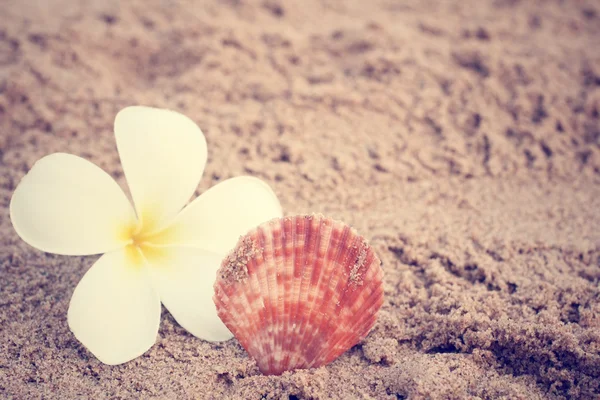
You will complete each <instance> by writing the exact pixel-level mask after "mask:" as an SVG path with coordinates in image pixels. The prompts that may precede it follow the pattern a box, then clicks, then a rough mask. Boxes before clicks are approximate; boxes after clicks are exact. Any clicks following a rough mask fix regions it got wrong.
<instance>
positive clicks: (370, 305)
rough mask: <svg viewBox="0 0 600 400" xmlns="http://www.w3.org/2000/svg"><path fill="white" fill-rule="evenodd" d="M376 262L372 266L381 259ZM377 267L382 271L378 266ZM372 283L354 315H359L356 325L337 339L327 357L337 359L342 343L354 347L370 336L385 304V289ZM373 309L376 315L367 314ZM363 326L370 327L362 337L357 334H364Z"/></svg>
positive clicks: (366, 289) (377, 273)
mask: <svg viewBox="0 0 600 400" xmlns="http://www.w3.org/2000/svg"><path fill="white" fill-rule="evenodd" d="M374 261H376V262H374V263H372V264H371V265H373V264H375V265H376V264H378V262H379V259H377V258H375V259H374ZM376 267H377V268H379V269H380V267H379V266H378V265H376ZM375 275H376V276H380V275H383V274H382V273H379V272H376V273H375ZM371 282H373V283H372V284H370V285H369V286H368V287H366V288H365V289H364V292H366V293H368V295H367V297H366V298H365V299H364V302H363V303H362V306H361V307H360V308H359V309H357V310H356V311H355V313H354V315H358V316H359V318H357V319H356V320H355V321H354V323H353V324H352V325H351V326H349V328H348V329H347V331H346V332H344V333H343V334H341V335H340V336H338V337H337V338H336V340H335V341H334V342H333V343H332V346H331V351H330V352H329V353H330V354H328V355H327V358H331V357H333V358H335V357H336V355H335V354H334V353H335V352H337V351H339V350H338V349H339V346H340V343H344V342H352V346H354V345H356V344H357V343H359V342H360V341H361V340H362V339H364V338H365V337H366V336H367V335H368V334H369V331H370V330H371V328H372V327H373V325H374V323H375V321H376V314H377V310H379V308H380V307H381V305H382V303H383V289H382V288H381V286H380V285H377V284H376V283H375V282H377V281H375V280H373V281H371ZM372 309H375V312H374V313H368V312H367V311H368V310H372ZM363 326H364V327H365V328H366V327H368V329H366V330H365V332H364V334H363V335H362V336H361V335H359V334H357V332H362V330H359V328H360V327H363ZM342 352H343V350H342Z"/></svg>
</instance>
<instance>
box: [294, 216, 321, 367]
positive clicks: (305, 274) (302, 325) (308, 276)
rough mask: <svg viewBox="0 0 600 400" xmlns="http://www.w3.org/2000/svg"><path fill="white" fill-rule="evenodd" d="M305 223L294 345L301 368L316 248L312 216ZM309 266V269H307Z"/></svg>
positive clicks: (303, 361) (303, 358)
mask: <svg viewBox="0 0 600 400" xmlns="http://www.w3.org/2000/svg"><path fill="white" fill-rule="evenodd" d="M305 222H306V230H307V234H308V237H307V239H308V244H307V245H306V246H305V247H304V252H303V253H304V254H303V256H304V257H303V262H302V265H301V266H300V268H301V269H302V283H301V286H300V298H299V300H298V307H299V309H298V313H299V317H300V318H299V322H298V337H299V338H300V340H298V341H297V344H296V348H297V352H296V353H297V355H298V358H299V360H298V362H299V363H298V364H296V365H297V366H302V367H306V364H307V360H306V356H305V354H304V343H303V339H304V334H305V330H306V325H307V324H308V323H309V311H310V310H309V308H308V306H309V296H310V293H309V288H310V286H311V281H312V272H313V270H312V268H313V266H314V260H313V259H312V256H313V253H314V249H315V248H316V246H317V236H318V229H317V231H316V232H315V229H314V222H315V221H314V218H313V216H306V217H305ZM309 266H310V268H309Z"/></svg>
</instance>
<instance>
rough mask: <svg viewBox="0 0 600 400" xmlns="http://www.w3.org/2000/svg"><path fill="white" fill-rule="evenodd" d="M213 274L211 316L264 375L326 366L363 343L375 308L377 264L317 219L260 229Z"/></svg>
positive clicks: (349, 231) (352, 238)
mask: <svg viewBox="0 0 600 400" xmlns="http://www.w3.org/2000/svg"><path fill="white" fill-rule="evenodd" d="M217 274H218V275H217V281H216V282H215V295H214V298H213V299H214V301H215V304H216V306H217V312H218V314H219V317H220V318H221V320H222V321H223V322H224V323H225V325H226V326H227V327H228V328H229V330H230V331H231V332H232V333H233V334H234V335H235V337H236V338H237V339H238V340H239V342H240V343H241V345H242V346H243V347H244V348H245V349H246V351H247V352H248V353H249V354H250V355H251V356H252V357H253V358H254V359H255V360H256V362H257V364H258V367H259V369H260V371H261V372H262V373H264V374H267V375H279V374H281V373H283V372H284V371H288V370H292V369H298V368H316V367H320V366H322V365H326V364H328V363H330V362H332V361H333V360H335V359H336V358H337V357H339V356H340V355H341V354H342V353H343V352H345V351H346V350H348V349H349V348H351V347H352V346H354V345H355V344H356V343H358V342H359V341H360V340H362V339H363V338H364V337H365V336H367V334H368V333H369V330H370V329H371V328H372V327H373V325H374V324H375V320H376V314H377V311H378V310H379V308H380V307H381V304H382V303H383V288H382V277H383V271H382V269H381V262H380V261H379V258H377V256H376V255H375V253H374V252H373V250H372V249H371V247H369V245H368V244H367V242H366V240H365V239H364V238H363V237H361V236H359V235H358V234H357V233H356V231H355V230H354V229H353V228H351V227H349V226H348V225H346V224H344V223H342V222H338V221H334V220H332V219H330V218H326V217H324V216H322V215H306V216H294V217H285V218H279V219H275V220H272V221H269V222H267V223H264V224H262V225H260V226H259V227H257V228H256V229H254V230H252V231H250V232H249V233H248V234H247V235H245V236H243V237H241V238H240V240H239V242H238V244H237V246H236V248H235V249H234V250H233V251H232V252H231V253H230V254H229V255H228V256H227V258H226V259H225V260H223V263H222V264H221V267H220V269H219V271H218V273H217Z"/></svg>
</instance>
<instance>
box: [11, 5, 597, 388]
mask: <svg viewBox="0 0 600 400" xmlns="http://www.w3.org/2000/svg"><path fill="white" fill-rule="evenodd" d="M599 38H600V6H599V5H598V3H597V2H595V1H593V0H589V1H587V2H586V1H539V2H537V1H533V0H532V1H518V0H512V1H511V0H497V1H489V2H480V1H475V0H469V1H456V2H448V1H418V0H413V1H390V0H371V1H359V0H356V1H344V2H341V1H340V2H327V1H318V0H305V1H302V2H279V1H275V0H266V1H253V0H228V1H223V2H217V1H203V2H179V1H169V0H162V1H160V0H156V1H150V2H148V1H142V0H135V1H129V2H126V5H121V6H119V3H118V2H117V1H108V2H92V1H75V0H73V1H66V0H49V1H34V0H24V1H20V0H19V1H17V0H8V1H3V2H2V3H0V171H1V174H0V240H1V246H0V277H1V280H0V397H8V398H15V399H21V398H27V399H29V398H32V399H33V398H63V399H64V398H75V397H79V398H96V399H101V398H163V399H174V398H201V399H202V398H210V399H220V398H224V399H260V398H267V399H329V398H332V399H337V398H339V399H421V398H431V399H450V398H455V399H464V398H483V399H490V398H511V399H518V398H520V399H542V398H544V399H554V398H579V399H590V398H597V397H598V396H600V289H599V282H600V228H599V227H600V118H599V114H600V46H598V41H599ZM132 104H145V105H152V106H158V107H165V108H171V109H175V110H178V111H180V112H183V113H185V114H187V115H188V116H190V117H191V118H193V119H194V121H196V122H197V123H198V125H199V126H200V127H201V128H202V129H203V131H204V133H205V134H206V138H207V141H208V146H209V161H208V165H207V169H206V172H205V176H204V178H203V180H202V182H201V184H200V186H199V188H198V193H201V192H203V191H204V190H206V189H207V188H209V187H210V186H212V185H213V184H215V183H217V182H219V181H222V180H224V179H226V178H229V177H233V176H238V175H243V174H251V175H254V176H257V177H260V178H262V179H264V180H265V181H267V182H268V183H269V184H270V185H271V186H272V187H273V188H274V190H275V192H276V193H277V195H278V196H279V198H280V200H281V203H282V205H283V208H284V210H285V213H286V214H287V215H292V214H297V213H310V212H321V213H323V214H325V215H329V216H331V217H333V218H336V219H339V220H343V221H345V222H347V223H349V224H352V225H353V226H354V227H356V229H357V230H358V231H359V233H361V234H362V235H364V236H365V237H366V238H367V239H368V240H369V241H370V243H371V244H372V245H373V247H374V248H375V251H376V252H377V254H378V255H379V257H380V258H381V259H382V261H383V268H384V271H385V296H386V298H385V302H384V305H383V308H382V310H381V313H380V316H379V319H378V322H377V323H376V325H375V327H374V329H373V330H372V332H371V333H370V335H369V336H368V337H367V338H366V339H365V340H364V341H363V342H362V343H360V344H358V345H356V346H355V347H353V348H352V349H350V350H349V351H348V352H347V353H345V354H344V355H343V356H341V357H340V358H339V359H338V360H336V361H335V362H334V363H332V364H331V365H329V366H327V367H322V368H319V369H316V370H309V371H296V372H286V373H285V374H284V375H282V376H279V377H273V376H271V377H267V376H262V375H261V374H260V373H259V372H258V369H257V367H256V364H255V362H254V361H252V360H251V359H249V358H248V356H247V354H246V353H245V351H244V350H243V349H242V348H241V346H240V345H239V344H238V343H237V341H236V340H231V341H229V342H226V343H222V344H213V343H207V342H204V341H201V340H199V339H196V338H194V337H193V336H191V335H190V334H188V333H186V332H185V331H184V330H183V329H182V328H181V327H179V326H178V325H177V324H176V323H175V321H174V320H173V318H172V317H171V316H170V315H169V313H168V312H167V311H165V310H163V316H162V322H161V327H160V332H159V337H158V338H157V342H156V345H155V346H154V347H152V349H151V350H149V351H148V352H147V353H146V354H144V355H143V356H142V357H140V358H138V359H136V360H134V361H132V362H129V363H127V364H124V365H120V366H115V367H111V366H106V365H103V364H101V363H100V362H99V361H98V360H96V359H95V358H94V357H93V356H92V355H91V354H90V353H89V352H88V351H87V350H86V349H85V348H84V347H83V346H82V345H81V344H80V343H79V342H77V340H76V339H75V338H74V337H73V335H72V334H71V332H70V331H69V328H68V326H67V321H66V313H67V307H68V304H69V299H70V297H71V294H72V293H73V290H74V288H75V286H76V284H77V283H78V281H79V280H80V279H81V277H82V276H83V274H84V273H85V271H86V270H87V269H88V268H89V267H90V265H91V264H92V263H93V262H94V260H95V259H96V257H66V256H56V255H52V254H45V253H42V252H39V251H36V250H34V249H32V248H31V247H29V246H28V245H27V244H25V243H24V242H22V241H21V240H20V239H19V237H18V236H17V235H16V234H15V232H14V231H13V229H12V226H11V223H10V220H9V216H8V204H9V200H10V196H11V194H12V191H13V190H14V188H15V186H16V184H17V183H18V182H19V180H20V179H21V177H22V176H23V175H24V174H25V173H26V172H27V171H28V169H29V168H30V167H31V166H32V164H33V163H34V162H35V161H36V160H37V159H39V158H40V157H42V156H44V155H46V154H49V153H52V152H57V151H60V152H67V153H73V154H77V155H80V156H83V157H85V158H88V159H90V160H91V161H93V162H95V163H97V164H98V165H100V166H101V167H102V168H104V169H106V170H107V171H109V172H110V173H111V174H112V175H113V176H114V177H115V178H116V179H117V180H118V182H119V183H120V184H121V185H123V187H125V182H124V179H123V174H122V171H121V166H120V163H119V158H118V154H117V151H116V147H115V142H114V138H113V134H112V124H113V119H114V116H115V114H116V113H117V111H118V110H119V109H121V108H122V107H124V106H126V105H132Z"/></svg>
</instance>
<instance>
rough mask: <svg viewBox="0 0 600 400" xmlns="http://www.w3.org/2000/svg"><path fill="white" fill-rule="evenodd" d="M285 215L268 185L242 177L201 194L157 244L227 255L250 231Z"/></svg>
mask: <svg viewBox="0 0 600 400" xmlns="http://www.w3.org/2000/svg"><path fill="white" fill-rule="evenodd" d="M282 215H283V214H282V210H281V205H280V204H279V200H278V199H277V196H276V195H275V193H274V192H273V190H272V189H271V188H270V187H269V185H267V184H266V183H265V182H263V181H262V180H260V179H258V178H254V177H250V176H240V177H237V178H231V179H227V180H225V181H223V182H221V183H219V184H217V185H215V186H213V187H212V188H210V189H209V190H207V191H206V192H204V193H202V195H200V196H199V197H198V198H197V199H195V200H194V201H192V202H191V203H190V204H189V205H188V206H187V207H186V208H185V209H183V211H182V212H181V213H179V215H178V216H177V218H176V219H175V221H174V222H173V224H172V225H171V226H169V228H168V229H166V230H165V231H163V232H162V233H161V234H160V235H159V236H157V237H156V239H155V241H154V243H161V244H170V245H182V246H192V247H198V248H202V249H205V250H208V251H211V252H214V253H217V254H226V253H227V252H229V251H230V250H231V249H233V248H234V247H235V244H236V243H237V241H238V239H239V238H240V236H242V235H244V234H246V233H247V232H248V231H249V230H250V229H252V228H254V227H256V226H258V225H260V224H261V223H263V222H265V221H268V220H271V219H273V218H278V217H281V216H282Z"/></svg>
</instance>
